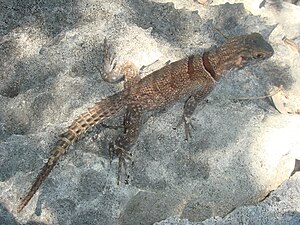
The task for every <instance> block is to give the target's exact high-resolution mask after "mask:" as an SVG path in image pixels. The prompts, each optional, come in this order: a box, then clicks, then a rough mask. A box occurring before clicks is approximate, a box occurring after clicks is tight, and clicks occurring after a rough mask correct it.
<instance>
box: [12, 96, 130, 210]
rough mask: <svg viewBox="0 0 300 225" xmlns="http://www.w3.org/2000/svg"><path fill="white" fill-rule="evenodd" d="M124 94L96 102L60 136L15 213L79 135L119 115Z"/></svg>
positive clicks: (25, 202) (26, 202)
mask: <svg viewBox="0 0 300 225" xmlns="http://www.w3.org/2000/svg"><path fill="white" fill-rule="evenodd" d="M124 99H125V94H124V91H121V92H118V93H116V94H114V95H112V96H108V97H107V98H106V99H104V100H101V101H99V102H96V104H95V105H94V106H93V107H92V108H89V109H88V111H87V112H86V113H83V114H82V115H80V116H79V117H78V118H77V119H76V120H75V121H74V122H73V123H72V124H71V126H70V127H69V128H68V130H67V131H66V132H65V133H63V134H61V135H60V139H59V140H58V142H57V143H56V147H55V148H54V150H53V152H52V154H51V155H50V156H49V158H48V162H47V163H46V164H45V165H44V167H43V168H42V170H41V171H40V173H39V175H38V176H37V178H36V180H35V182H34V183H33V184H32V186H31V189H30V190H29V192H28V193H27V194H26V196H25V197H24V198H23V199H22V200H21V203H20V205H19V207H18V209H17V212H21V211H22V210H23V208H24V207H25V206H26V205H27V204H28V202H29V201H30V199H31V198H32V197H33V196H34V194H35V193H36V192H37V190H38V189H39V187H40V186H41V184H42V183H43V181H44V180H45V179H46V177H47V176H48V175H49V173H50V172H51V171H52V169H53V168H54V166H55V165H56V164H57V162H58V160H59V158H60V156H62V155H63V154H64V153H65V152H66V151H67V149H68V148H69V147H70V145H71V144H72V143H73V142H74V141H76V140H77V139H78V138H79V137H80V135H81V134H83V133H84V132H85V131H86V130H87V129H89V128H91V127H93V126H94V125H96V124H97V123H100V122H103V121H104V120H106V119H108V118H110V117H112V116H114V115H117V114H119V113H120V112H121V111H122V110H123V108H124V107H125V105H126V104H125V102H124Z"/></svg>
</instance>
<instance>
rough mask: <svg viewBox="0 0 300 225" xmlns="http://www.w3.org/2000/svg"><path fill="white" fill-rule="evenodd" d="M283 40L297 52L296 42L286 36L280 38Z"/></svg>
mask: <svg viewBox="0 0 300 225" xmlns="http://www.w3.org/2000/svg"><path fill="white" fill-rule="evenodd" d="M282 40H283V42H284V43H285V44H286V45H287V46H289V47H290V48H291V49H292V50H294V51H296V52H299V47H298V45H297V43H296V42H295V41H293V40H291V39H288V38H287V37H286V36H284V37H283V38H282Z"/></svg>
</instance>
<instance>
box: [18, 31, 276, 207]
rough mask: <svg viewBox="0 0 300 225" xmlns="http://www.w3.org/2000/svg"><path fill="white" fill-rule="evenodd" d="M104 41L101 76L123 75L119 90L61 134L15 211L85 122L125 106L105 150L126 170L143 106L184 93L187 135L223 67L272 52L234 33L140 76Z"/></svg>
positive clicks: (162, 104) (84, 127) (251, 38)
mask: <svg viewBox="0 0 300 225" xmlns="http://www.w3.org/2000/svg"><path fill="white" fill-rule="evenodd" d="M104 46H105V49H104V51H105V54H106V55H105V57H104V61H103V63H104V72H105V74H106V75H107V74H108V75H107V76H104V78H105V80H106V81H109V82H115V81H116V80H118V79H119V78H120V77H121V76H124V78H125V83H124V90H123V91H121V92H118V93H116V94H114V95H112V96H109V97H107V98H106V99H104V100H102V101H99V102H97V103H96V104H95V106H94V107H92V108H90V109H88V110H87V112H86V113H84V114H82V115H81V116H79V117H78V119H76V120H75V121H74V122H73V123H72V124H71V126H70V127H69V128H68V130H67V131H66V132H65V133H63V134H62V135H61V136H60V139H59V141H58V142H57V144H56V147H55V148H54V151H53V153H52V154H50V156H49V158H48V162H47V163H46V164H45V165H44V167H43V168H42V170H41V172H40V173H39V175H38V176H37V178H36V181H35V182H34V183H33V185H32V187H31V189H30V191H29V192H28V193H27V195H26V196H25V197H24V198H23V199H22V201H21V204H20V205H19V207H18V209H17V211H18V212H20V211H21V210H22V209H23V208H24V207H25V206H26V205H27V203H28V202H29V201H30V199H31V198H32V196H33V195H34V194H35V193H36V191H37V190H38V188H39V187H40V185H41V184H42V182H43V181H44V179H45V178H46V177H47V176H48V175H49V173H50V172H51V170H52V169H53V168H54V166H55V165H56V164H57V162H58V160H59V158H60V156H61V155H63V154H64V153H65V152H66V151H67V149H68V147H69V146H70V145H71V144H72V143H73V142H74V141H75V140H77V139H78V138H79V137H80V135H81V134H83V133H84V132H85V131H86V130H87V129H88V128H90V127H92V126H94V125H95V124H97V123H99V122H103V121H105V120H106V119H107V118H110V117H114V116H116V115H119V114H121V113H122V112H125V117H124V132H123V133H122V134H121V135H120V136H119V137H118V138H117V139H116V141H115V142H112V143H111V144H110V152H111V153H114V154H117V156H118V157H119V176H120V174H121V172H122V171H121V170H122V169H123V170H124V172H125V174H127V172H126V170H127V167H126V160H128V159H130V154H129V153H128V151H129V150H130V148H131V146H132V145H133V144H134V143H135V141H136V140H137V138H138V134H139V130H140V127H141V126H140V125H141V119H142V115H143V112H144V111H147V110H153V109H157V108H160V107H165V106H168V105H170V104H172V103H173V102H175V101H177V100H179V99H182V98H185V97H186V98H187V101H186V103H185V106H184V112H183V116H182V122H183V123H184V128H185V132H186V138H187V139H188V138H189V137H190V133H191V132H190V120H191V116H192V114H193V112H194V110H195V108H196V107H197V105H198V104H199V103H200V102H201V101H202V100H203V99H204V98H205V97H206V96H207V94H209V93H210V91H211V90H212V89H213V87H214V86H215V84H216V81H218V80H219V79H220V76H221V74H222V72H224V70H230V69H232V68H241V67H243V66H245V65H247V64H249V63H255V62H259V61H261V60H264V59H267V58H269V57H271V56H272V55H273V53H274V51H273V49H272V47H271V46H270V45H269V44H268V43H267V42H266V41H265V40H264V39H263V37H262V36H261V35H260V34H257V33H254V34H250V35H243V36H237V37H233V38H230V39H228V40H227V42H226V43H225V44H224V45H222V46H221V47H219V48H217V49H216V50H214V51H212V52H207V53H205V54H204V55H203V56H202V55H193V56H189V57H187V58H184V59H181V60H179V61H176V62H173V63H171V64H169V65H166V66H165V67H163V68H161V69H160V70H157V71H155V72H153V73H151V74H150V75H148V76H146V77H145V78H143V79H140V77H139V76H138V71H137V69H136V67H135V66H134V65H133V64H132V63H126V64H123V65H121V66H120V67H116V65H115V63H114V59H113V53H112V51H110V50H109V46H108V44H107V41H106V39H105V42H104ZM119 73H121V76H120V74H119ZM118 178H119V179H120V177H118ZM125 179H127V178H125Z"/></svg>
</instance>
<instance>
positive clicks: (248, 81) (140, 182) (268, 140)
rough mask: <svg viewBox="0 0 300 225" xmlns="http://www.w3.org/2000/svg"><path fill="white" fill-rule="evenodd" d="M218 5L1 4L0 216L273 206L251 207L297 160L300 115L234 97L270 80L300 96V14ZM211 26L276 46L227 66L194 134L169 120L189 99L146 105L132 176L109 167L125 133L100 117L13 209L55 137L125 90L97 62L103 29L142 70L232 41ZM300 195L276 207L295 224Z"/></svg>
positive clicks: (254, 92) (102, 220)
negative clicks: (125, 179) (299, 17)
mask: <svg viewBox="0 0 300 225" xmlns="http://www.w3.org/2000/svg"><path fill="white" fill-rule="evenodd" d="M236 2H237V1H236ZM247 3H248V2H246V1H245V6H246V7H247V6H249V5H251V4H249V3H248V4H247ZM214 4H216V5H214V6H203V5H199V4H197V3H196V2H193V1H179V0H177V1H176V0H175V1H174V3H167V1H149V0H141V1H133V0H124V1H121V0H118V1H113V2H112V1H108V0H104V1H87V0H83V1H63V2H61V1H39V2H38V3H37V2H36V1H31V0H30V1H2V3H1V5H2V6H3V7H0V16H1V17H0V18H1V19H0V35H1V36H0V37H1V39H0V52H1V56H2V57H1V58H0V62H1V64H0V70H1V73H0V74H1V75H0V76H1V78H0V79H1V80H0V108H1V110H0V142H1V143H0V193H1V195H0V196H1V198H0V202H1V205H0V223H1V224H105V225H106V224H153V223H155V222H158V221H161V220H164V219H166V218H169V217H172V216H173V217H174V216H180V217H181V218H186V219H187V220H185V221H190V222H193V221H199V223H200V221H203V220H206V219H208V220H206V221H205V222H204V223H205V224H219V223H220V224H223V222H224V223H225V222H226V221H225V220H224V221H223V220H222V219H221V217H224V216H226V215H227V214H228V213H230V212H231V211H232V210H234V209H236V208H238V209H237V210H235V211H234V212H232V213H231V214H229V215H228V216H229V217H228V218H229V220H227V221H233V222H235V221H243V220H242V219H243V218H249V217H250V215H252V214H255V216H254V217H257V218H259V217H261V216H262V215H264V214H263V213H262V211H263V210H264V207H266V205H267V204H270V209H274V208H276V201H275V200H272V199H270V200H269V198H271V197H267V199H266V200H265V201H264V202H263V203H260V204H263V205H262V207H261V208H259V205H258V206H255V205H254V206H252V208H251V206H248V207H247V206H245V205H249V204H256V203H258V202H259V201H261V200H262V199H264V198H265V197H266V196H267V195H268V194H269V193H270V191H272V190H274V189H276V188H277V187H278V186H279V185H280V184H281V183H282V182H284V181H285V180H286V179H288V177H289V175H290V173H291V171H292V170H293V167H294V160H295V158H300V157H299V153H298V152H299V147H298V146H299V144H300V140H299V137H298V136H296V135H295V134H299V131H300V123H299V120H300V119H299V116H298V115H288V114H287V115H286V114H279V113H278V112H277V111H276V110H275V109H274V107H273V106H272V105H271V103H270V101H269V100H268V99H255V100H244V101H235V100H232V99H234V98H238V97H241V96H242V97H244V96H263V95H265V94H266V92H267V90H268V89H269V88H270V87H271V86H274V85H283V86H284V88H285V89H287V92H288V94H289V99H291V100H293V101H292V102H293V104H294V106H295V107H298V106H299V104H300V103H299V102H298V101H297V96H299V90H300V88H299V66H298V65H299V53H297V52H295V51H293V50H291V49H289V48H288V47H287V46H285V45H284V44H283V42H282V40H281V38H282V37H283V36H284V35H287V34H288V35H289V38H296V37H299V29H298V31H297V30H296V31H295V29H293V28H294V27H297V24H298V25H299V24H300V23H297V22H296V19H294V21H293V22H289V21H287V20H283V21H280V20H279V19H278V15H279V14H280V12H279V11H278V12H277V11H274V10H275V9H273V8H271V7H269V8H267V6H266V7H263V8H261V9H259V10H258V11H257V12H252V11H251V10H252V8H244V6H243V4H239V3H235V4H221V5H217V3H216V2H215V1H214ZM282 4H288V3H282ZM293 7H297V6H294V5H293ZM249 10H250V11H251V12H252V14H251V13H250V12H249ZM293 10H294V11H293V13H296V12H297V9H294V8H293ZM274 12H276V13H274ZM286 12H287V11H284V10H282V11H281V13H282V15H283V16H284V15H286ZM290 12H292V11H290ZM260 15H262V16H260ZM294 18H296V17H294ZM279 22H280V23H279ZM298 27H299V26H298ZM215 28H217V29H219V30H221V31H222V32H223V33H224V34H226V35H227V36H233V35H239V34H245V33H251V32H259V33H261V34H262V35H263V36H265V37H266V38H268V36H269V35H270V43H271V44H272V45H273V47H274V49H275V52H276V53H275V55H274V57H272V58H271V59H270V60H268V61H266V62H263V63H261V64H259V65H255V66H249V67H247V68H245V69H243V70H240V71H232V72H228V73H226V74H225V76H224V79H222V80H221V82H220V84H218V86H217V87H216V89H215V90H214V91H213V93H212V94H211V95H210V96H209V97H208V102H207V103H206V104H205V106H204V108H203V109H202V110H200V109H199V110H197V111H196V112H195V116H194V126H195V130H194V132H193V138H192V140H190V141H189V142H185V141H184V132H183V129H177V130H173V129H172V128H173V127H174V126H176V124H177V121H178V119H179V118H180V116H181V114H182V106H183V102H184V100H183V101H182V102H179V103H177V104H175V105H174V106H172V107H170V108H168V109H167V110H161V111H159V112H150V113H147V116H146V117H147V122H145V124H144V126H143V129H142V132H141V134H140V137H139V139H138V141H137V143H136V145H135V146H134V147H133V148H132V153H133V161H134V164H133V165H131V166H130V173H131V181H130V184H129V185H120V186H118V185H117V182H116V177H117V176H116V174H117V166H118V162H117V160H113V162H112V165H110V163H109V156H108V150H107V146H108V143H109V141H110V140H113V139H114V138H115V137H116V135H117V134H118V133H120V132H121V131H120V130H113V129H107V128H103V127H101V126H97V127H95V128H93V129H91V130H90V131H88V132H87V133H86V134H85V135H84V136H83V137H82V138H81V139H80V140H79V141H78V142H76V143H75V144H74V145H73V146H72V147H71V148H70V151H69V152H68V154H66V155H65V156H64V157H63V158H62V160H61V162H60V164H59V165H58V166H57V167H56V168H55V169H54V171H53V172H52V173H51V175H50V176H49V178H48V179H47V181H46V182H45V183H44V185H43V186H42V188H41V189H40V190H39V192H38V193H37V194H36V195H35V196H34V198H33V199H32V201H31V202H30V204H29V205H28V206H27V207H26V208H25V209H24V211H23V212H22V213H20V214H17V213H16V207H17V205H18V203H19V199H20V197H22V196H23V195H24V193H25V192H26V191H27V190H28V188H29V187H30V185H31V183H32V181H33V180H34V178H35V177H36V175H37V174H38V171H39V169H40V168H41V167H42V165H43V163H44V160H45V159H46V158H47V156H48V154H49V152H50V151H51V149H52V148H53V146H54V144H55V141H56V139H57V136H58V135H59V134H60V133H62V132H63V131H64V130H65V127H67V126H68V125H69V124H70V123H71V122H72V120H74V119H75V118H76V117H77V116H78V115H79V114H81V113H83V112H84V111H85V110H86V108H87V107H89V106H91V105H92V104H93V103H94V102H96V101H98V100H100V99H101V98H104V97H105V96H107V95H110V94H112V93H114V92H116V91H117V90H120V89H121V88H122V84H118V85H115V84H108V83H106V82H103V80H102V79H101V74H100V73H99V71H98V69H97V67H99V68H100V70H101V59H102V43H103V39H104V37H107V38H108V40H109V41H110V43H112V44H113V45H114V46H115V49H116V51H117V61H118V62H119V63H120V62H124V61H125V60H131V61H132V62H134V63H135V64H137V66H138V67H141V66H142V65H148V64H150V63H152V62H154V61H155V60H157V59H159V60H160V61H159V64H160V66H162V65H163V64H164V63H165V62H166V61H168V60H171V61H174V60H176V59H179V58H181V57H184V56H186V55H189V54H193V53H201V52H203V51H204V49H209V48H211V47H212V46H214V45H220V44H221V43H222V42H224V38H223V37H222V36H221V35H220V34H219V33H218V32H217V31H216V29H215ZM297 32H298V33H297ZM296 40H299V39H296ZM299 108H300V107H299ZM121 119H122V118H114V119H112V120H110V121H108V124H114V125H117V124H120V123H121ZM297 154H298V155H297ZM298 177H299V175H297V173H296V174H295V176H294V177H292V179H290V180H288V182H287V183H286V184H285V185H288V184H290V185H292V186H293V188H291V190H292V191H294V192H293V193H299V188H298V189H297V188H296V187H295V184H296V183H297V182H298V184H299V178H298ZM282 187H284V186H282ZM294 188H296V189H294ZM297 191H298V192H297ZM279 192H280V191H279ZM276 193H277V192H276ZM280 193H281V192H280ZM271 196H272V195H271ZM291 196H292V194H291ZM279 198H280V199H283V198H281V197H279ZM284 202H287V204H288V202H289V198H288V197H287V198H285V199H284ZM292 203H294V204H295V205H296V206H295V207H294V208H292V207H291V208H290V209H291V210H293V211H291V212H292V213H291V214H288V210H282V211H280V205H279V207H278V208H276V209H278V210H279V211H280V212H282V214H279V215H286V216H287V217H290V218H291V220H293V219H295V221H296V220H297V218H299V201H298V200H295V201H292ZM292 203H291V204H292ZM287 209H288V207H287ZM239 210H240V211H239ZM280 212H279V213H280ZM241 213H243V214H241ZM256 213H257V215H256ZM231 215H233V216H231ZM270 215H272V214H270ZM243 216H245V217H243ZM210 217H215V219H209V218H210ZM287 217H285V218H287ZM239 218H240V219H241V220H239ZM230 219H231V220H230ZM280 219H281V218H278V220H276V218H273V220H274V221H277V222H278V224H279V222H280V221H282V222H286V221H288V220H280ZM176 220H178V221H179V219H176ZM245 221H247V220H246V219H245ZM249 221H251V220H249ZM270 221H271V220H270ZM178 224H180V223H178ZM256 224H259V223H256ZM282 224H284V223H282ZM286 224H288V223H286Z"/></svg>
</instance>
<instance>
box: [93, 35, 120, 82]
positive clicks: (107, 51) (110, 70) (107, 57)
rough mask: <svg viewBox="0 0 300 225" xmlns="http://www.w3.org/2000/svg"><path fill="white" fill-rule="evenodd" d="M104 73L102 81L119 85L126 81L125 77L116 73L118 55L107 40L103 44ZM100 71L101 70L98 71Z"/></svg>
mask: <svg viewBox="0 0 300 225" xmlns="http://www.w3.org/2000/svg"><path fill="white" fill-rule="evenodd" d="M102 63H103V73H101V75H102V79H103V80H105V81H106V82H109V83H117V82H120V81H121V80H123V79H124V76H123V75H121V74H118V73H116V72H115V70H116V65H117V62H116V54H115V52H114V51H113V48H112V46H111V45H109V44H108V43H107V39H106V38H105V39H104V42H103V62H102ZM97 69H98V68H97ZM98 70H99V69H98Z"/></svg>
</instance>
